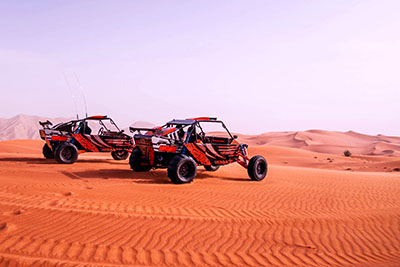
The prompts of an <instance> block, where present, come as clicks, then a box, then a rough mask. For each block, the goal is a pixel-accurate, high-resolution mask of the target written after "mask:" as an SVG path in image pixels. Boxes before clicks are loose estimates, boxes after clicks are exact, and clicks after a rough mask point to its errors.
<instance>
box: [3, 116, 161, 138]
mask: <svg viewBox="0 0 400 267" xmlns="http://www.w3.org/2000/svg"><path fill="white" fill-rule="evenodd" d="M72 119H74V118H61V117H59V118H49V117H40V116H32V115H25V114H19V115H17V116H14V117H12V118H9V119H7V118H0V141H5V140H14V139H40V136H39V129H41V128H42V127H41V126H40V124H39V121H47V120H49V121H51V122H52V123H53V124H54V125H55V124H57V123H60V122H65V121H70V120H72ZM131 126H133V127H149V128H152V127H154V126H155V124H153V123H151V122H146V121H137V122H134V123H133V124H132V125H131ZM124 130H125V132H126V133H128V134H130V132H129V128H128V127H126V128H124Z"/></svg>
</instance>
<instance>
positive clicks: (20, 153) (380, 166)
mask: <svg viewBox="0 0 400 267" xmlns="http://www.w3.org/2000/svg"><path fill="white" fill-rule="evenodd" d="M255 142H256V143H257V142H259V143H262V142H263V140H255ZM42 145H43V142H41V141H32V140H15V141H5V142H0V265H1V266H3V265H7V264H15V265H22V266H35V265H36V266H53V265H56V264H57V265H61V266H76V265H85V266H86V265H98V266H117V265H152V266H163V265H172V266H190V265H199V266H218V265H224V266H247V265H248V266H263V265H272V266H274V265H275V266H343V265H344V266H349V265H358V266H399V265H400V253H399V251H400V172H397V171H395V170H397V169H396V168H400V158H398V157H396V156H385V155H383V156H382V155H381V156H371V155H353V156H351V157H344V156H342V155H338V153H335V151H332V150H330V148H329V146H328V147H321V151H320V152H324V153H317V152H313V151H309V150H308V149H299V148H293V147H290V148H288V147H281V146H271V145H269V146H265V145H259V146H252V147H250V149H249V152H250V154H251V155H255V154H261V155H264V156H265V157H266V158H267V160H268V162H269V172H268V175H267V177H266V179H265V180H263V181H261V182H252V181H250V180H249V178H248V176H247V172H246V170H245V169H243V168H242V167H241V166H239V165H237V164H233V165H229V166H225V167H221V168H220V170H218V171H217V172H206V171H204V170H203V168H202V167H199V170H198V175H197V178H196V179H195V180H194V182H193V183H191V184H185V185H173V184H171V183H170V182H169V179H168V177H167V173H166V170H155V171H150V172H148V173H135V172H133V171H131V170H130V168H129V165H128V161H127V160H125V161H121V162H118V161H114V160H112V159H111V157H110V156H109V155H107V154H90V153H87V154H83V155H80V157H79V159H78V161H77V162H76V163H75V164H73V165H60V164H56V162H55V161H54V160H45V159H43V157H42V155H41V148H42ZM310 145H312V144H310ZM315 145H318V144H315ZM358 147H360V149H361V150H360V151H362V144H358ZM369 149H370V147H365V148H364V150H363V151H369V152H370V150H369ZM386 150H387V149H386ZM392 150H393V149H392ZM360 154H362V153H360ZM391 154H393V153H391Z"/></svg>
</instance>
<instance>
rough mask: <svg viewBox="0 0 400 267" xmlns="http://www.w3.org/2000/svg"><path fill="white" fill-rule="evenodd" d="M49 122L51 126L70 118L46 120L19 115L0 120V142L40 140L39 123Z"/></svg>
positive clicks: (44, 118)
mask: <svg viewBox="0 0 400 267" xmlns="http://www.w3.org/2000/svg"><path fill="white" fill-rule="evenodd" d="M46 120H49V121H51V122H52V123H53V124H57V123H60V122H63V121H68V120H71V118H48V117H40V116H31V115H24V114H20V115H17V116H14V117H12V118H9V119H5V118H0V141H4V140H13V139H40V136H39V129H40V128H41V126H40V124H39V121H46Z"/></svg>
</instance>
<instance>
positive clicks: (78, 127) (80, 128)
mask: <svg viewBox="0 0 400 267" xmlns="http://www.w3.org/2000/svg"><path fill="white" fill-rule="evenodd" d="M86 121H98V122H99V124H100V126H101V127H104V129H105V130H106V132H112V131H111V129H109V127H107V126H106V124H104V122H103V121H109V122H110V124H112V125H113V126H115V128H116V129H117V130H118V132H119V133H121V132H122V131H123V130H120V128H119V127H118V126H117V124H115V122H114V120H113V119H112V118H110V117H107V116H90V117H87V118H84V119H78V120H71V121H69V122H61V123H58V124H56V125H54V126H53V124H52V123H51V122H50V121H46V122H39V123H40V125H42V126H43V128H45V129H53V130H58V131H60V133H61V132H70V133H78V132H86V130H87V129H86V123H85V122H86ZM50 126H52V127H51V128H50Z"/></svg>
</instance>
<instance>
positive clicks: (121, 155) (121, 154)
mask: <svg viewBox="0 0 400 267" xmlns="http://www.w3.org/2000/svg"><path fill="white" fill-rule="evenodd" d="M111 156H112V157H113V159H115V160H124V159H127V158H128V156H129V152H128V151H126V150H119V151H113V152H111Z"/></svg>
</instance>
